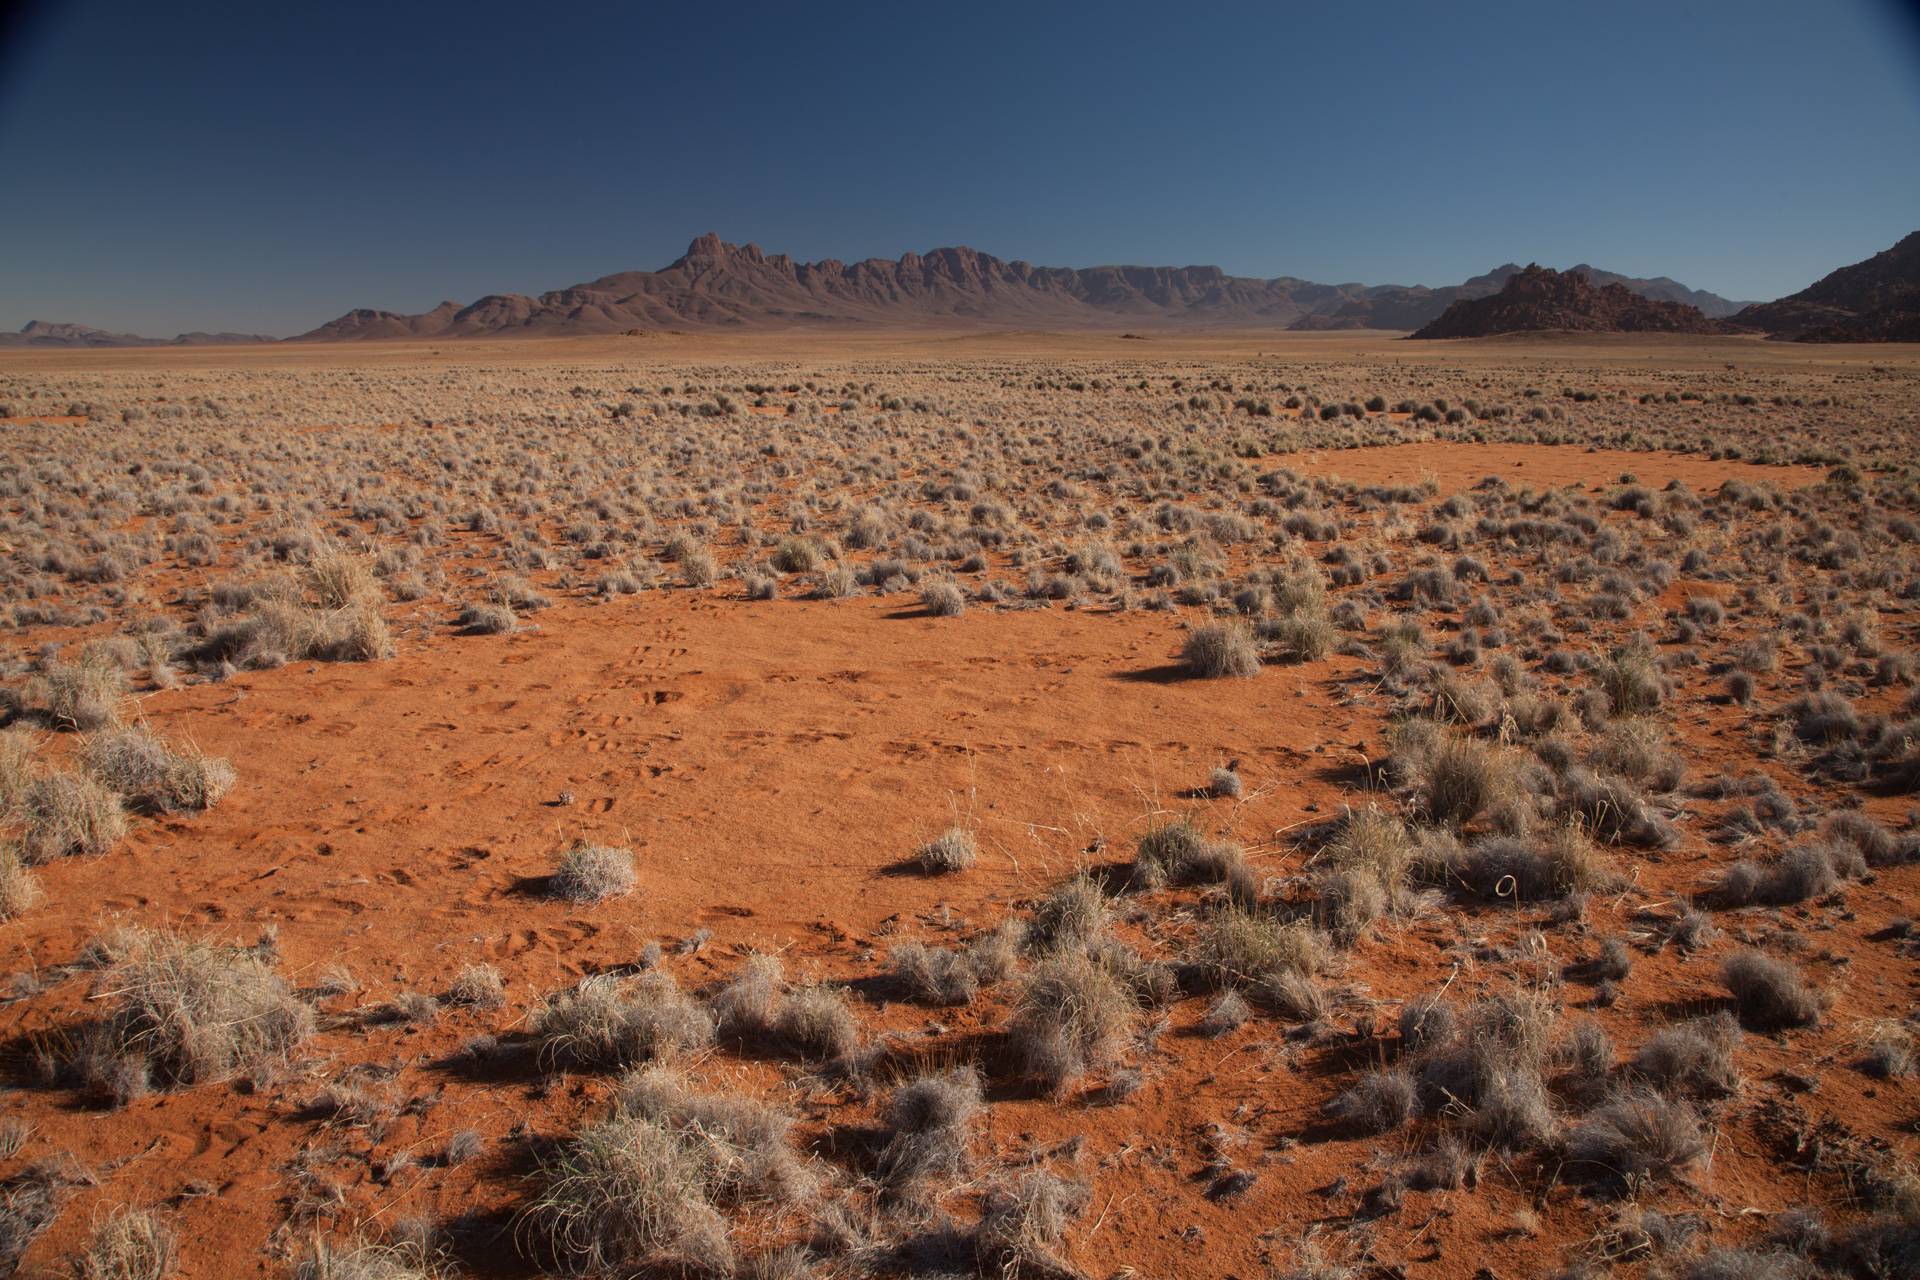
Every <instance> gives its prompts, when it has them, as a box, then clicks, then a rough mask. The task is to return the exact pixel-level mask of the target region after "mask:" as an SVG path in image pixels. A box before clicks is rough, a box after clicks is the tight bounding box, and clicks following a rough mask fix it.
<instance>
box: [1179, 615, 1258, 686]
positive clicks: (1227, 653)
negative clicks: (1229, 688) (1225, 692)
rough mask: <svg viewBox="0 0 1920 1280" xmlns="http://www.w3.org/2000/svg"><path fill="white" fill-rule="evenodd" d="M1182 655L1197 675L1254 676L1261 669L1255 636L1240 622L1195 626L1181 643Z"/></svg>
mask: <svg viewBox="0 0 1920 1280" xmlns="http://www.w3.org/2000/svg"><path fill="white" fill-rule="evenodd" d="M1180 658H1181V660H1182V661H1183V662H1185V663H1186V665H1187V670H1188V671H1189V672H1191V673H1192V674H1194V675H1196V676H1201V677H1204V678H1207V679H1213V678H1217V677H1220V676H1253V675H1258V674H1259V672H1260V652H1259V650H1257V649H1256V648H1254V644H1253V636H1252V635H1250V634H1249V633H1248V631H1247V629H1246V627H1245V626H1243V625H1241V624H1240V623H1237V622H1216V623H1208V624H1206V625H1205V626H1200V627H1195V628H1194V629H1193V630H1192V631H1191V632H1190V633H1188V635H1187V640H1186V643H1185V644H1184V645H1183V646H1181V650H1180Z"/></svg>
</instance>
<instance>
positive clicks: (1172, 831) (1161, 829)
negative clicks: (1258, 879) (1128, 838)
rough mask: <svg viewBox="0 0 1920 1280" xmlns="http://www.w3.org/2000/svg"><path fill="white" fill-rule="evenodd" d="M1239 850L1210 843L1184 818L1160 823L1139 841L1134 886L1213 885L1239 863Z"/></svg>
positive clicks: (1231, 846)
mask: <svg viewBox="0 0 1920 1280" xmlns="http://www.w3.org/2000/svg"><path fill="white" fill-rule="evenodd" d="M1241 858H1242V855H1241V852H1240V847H1239V846H1238V845H1236V844H1233V843H1231V842H1229V841H1225V840H1214V839H1211V838H1209V837H1208V836H1207V835H1205V834H1204V833H1203V832H1201V830H1200V829H1199V828H1198V827H1196V826H1194V825H1193V824H1192V823H1191V822H1189V821H1188V820H1187V819H1185V818H1180V819H1177V820H1176V821H1173V822H1169V823H1164V824H1162V825H1160V826H1157V827H1154V828H1152V829H1150V830H1149V831H1148V832H1147V833H1146V834H1145V835H1143V836H1141V837H1140V843H1139V845H1138V846H1137V847H1136V849H1135V851H1134V856H1133V879H1134V882H1135V883H1136V884H1139V885H1141V886H1143V887H1147V888H1155V887H1158V886H1160V885H1164V884H1169V883H1171V884H1215V883H1218V882H1219V881H1221V880H1224V879H1226V878H1227V874H1228V873H1229V872H1230V871H1231V870H1232V869H1233V868H1234V867H1235V866H1236V865H1238V864H1239V863H1240V861H1241Z"/></svg>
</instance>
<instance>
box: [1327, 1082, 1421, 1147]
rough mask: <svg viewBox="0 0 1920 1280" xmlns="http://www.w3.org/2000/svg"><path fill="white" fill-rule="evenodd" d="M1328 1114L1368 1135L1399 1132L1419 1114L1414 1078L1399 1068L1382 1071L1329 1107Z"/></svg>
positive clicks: (1338, 1097)
mask: <svg viewBox="0 0 1920 1280" xmlns="http://www.w3.org/2000/svg"><path fill="white" fill-rule="evenodd" d="M1327 1110H1328V1111H1329V1112H1330V1113H1331V1114H1333V1115H1334V1116H1337V1117H1338V1118H1340V1119H1341V1120H1344V1121H1346V1122H1347V1123H1348V1124H1351V1125H1353V1126H1355V1127H1356V1128H1358V1129H1360V1130H1362V1131H1363V1132H1366V1133H1386V1132H1388V1131H1389V1130H1392V1129H1398V1128H1399V1127H1400V1126H1401V1125H1403V1124H1405V1123H1407V1121H1409V1120H1411V1119H1413V1117H1414V1116H1416V1115H1418V1114H1419V1111H1420V1100H1419V1093H1418V1090H1417V1089H1416V1087H1415V1085H1414V1080H1413V1077H1412V1076H1411V1075H1409V1074H1407V1072H1405V1071H1404V1070H1401V1069H1399V1068H1392V1067H1389V1068H1380V1069H1377V1070H1373V1071H1369V1072H1367V1073H1366V1074H1365V1075H1364V1076H1361V1077H1360V1081H1359V1083H1357V1084H1355V1085H1353V1086H1352V1087H1351V1088H1349V1089H1347V1090H1346V1091H1345V1092H1344V1093H1341V1094H1340V1095H1338V1096H1337V1097H1335V1098H1334V1099H1333V1100H1332V1101H1331V1102H1329V1103H1328V1104H1327Z"/></svg>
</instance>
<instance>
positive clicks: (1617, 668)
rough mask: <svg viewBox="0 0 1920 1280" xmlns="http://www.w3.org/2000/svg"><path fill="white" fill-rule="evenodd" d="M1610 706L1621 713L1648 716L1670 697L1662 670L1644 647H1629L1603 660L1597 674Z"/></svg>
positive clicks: (1615, 712) (1618, 713)
mask: <svg viewBox="0 0 1920 1280" xmlns="http://www.w3.org/2000/svg"><path fill="white" fill-rule="evenodd" d="M1595 674H1596V675H1597V676H1598V678H1599V681H1600V688H1601V691H1602V692H1604V693H1605V694H1606V695H1607V706H1608V707H1609V708H1610V709H1611V710H1612V712H1613V714H1614V715H1617V716H1637V715H1644V714H1646V713H1647V712H1649V711H1653V710H1655V709H1657V708H1658V707H1659V706H1660V703H1661V700H1662V699H1663V698H1664V697H1665V696H1666V694H1665V689H1664V687H1663V686H1662V685H1661V682H1660V669H1659V668H1658V667H1657V666H1656V665H1654V660H1653V655H1652V654H1651V653H1649V652H1648V651H1646V650H1644V649H1625V650H1622V651H1620V652H1618V653H1616V654H1614V655H1612V656H1611V657H1609V658H1607V659H1605V660H1603V661H1602V662H1601V663H1600V665H1599V667H1598V669H1597V671H1596V673H1595Z"/></svg>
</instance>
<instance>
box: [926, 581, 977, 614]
mask: <svg viewBox="0 0 1920 1280" xmlns="http://www.w3.org/2000/svg"><path fill="white" fill-rule="evenodd" d="M920 603H921V605H922V606H923V607H924V608H925V609H926V611H927V612H928V613H930V614H932V615H933V616H934V617H936V618H957V617H959V616H960V615H961V614H963V613H965V612H966V611H967V596H966V593H965V592H964V591H962V590H960V588H959V586H958V585H957V584H956V583H954V582H952V581H950V580H948V579H946V578H933V579H930V580H929V581H928V582H926V583H925V584H924V585H923V586H922V587H921V588H920Z"/></svg>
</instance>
